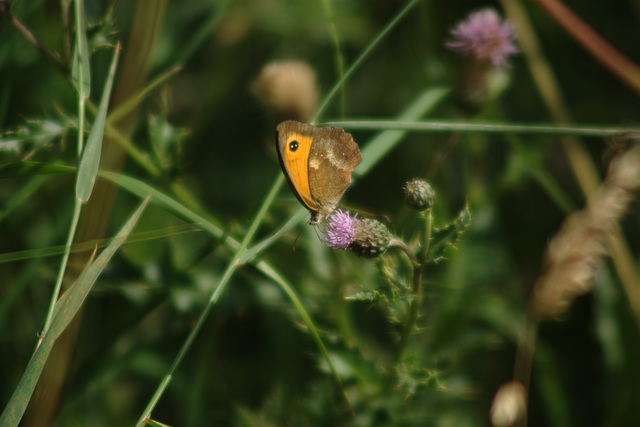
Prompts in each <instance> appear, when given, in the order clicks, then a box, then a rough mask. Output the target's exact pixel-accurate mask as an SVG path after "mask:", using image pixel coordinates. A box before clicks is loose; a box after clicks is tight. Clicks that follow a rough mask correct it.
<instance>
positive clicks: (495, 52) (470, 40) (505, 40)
mask: <svg viewBox="0 0 640 427" xmlns="http://www.w3.org/2000/svg"><path fill="white" fill-rule="evenodd" d="M451 35H452V36H453V37H454V39H453V40H450V41H448V42H447V43H446V44H445V45H446V46H447V47H449V48H451V49H452V50H455V51H457V52H459V53H461V54H462V55H473V56H474V57H475V58H476V59H488V60H490V61H491V64H492V65H493V66H494V67H501V66H508V62H507V59H508V58H509V55H512V54H514V53H517V52H519V50H518V47H517V46H516V45H515V43H514V42H515V39H516V35H515V32H514V30H513V26H512V25H511V23H510V22H509V21H507V20H504V21H501V20H500V16H499V15H498V13H497V12H496V11H495V10H494V9H482V10H480V11H478V12H474V13H472V14H470V15H469V17H468V18H467V19H466V20H464V21H462V22H460V23H459V24H458V25H457V26H456V27H455V28H454V29H453V30H451Z"/></svg>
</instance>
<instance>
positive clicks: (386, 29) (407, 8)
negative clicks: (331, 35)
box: [311, 0, 420, 122]
mask: <svg viewBox="0 0 640 427" xmlns="http://www.w3.org/2000/svg"><path fill="white" fill-rule="evenodd" d="M419 1H420V0H411V1H410V2H409V3H407V5H406V6H405V7H404V8H402V10H400V12H398V14H397V15H396V16H395V17H394V18H393V19H392V20H391V21H390V22H389V23H388V24H387V25H386V26H385V27H384V29H383V30H382V31H380V33H379V34H378V36H377V37H376V38H375V39H373V41H372V42H371V43H369V45H368V46H367V47H366V48H365V49H364V50H363V51H362V53H361V54H360V56H358V58H357V59H356V60H355V61H353V64H351V66H350V67H349V68H348V69H347V71H346V72H345V73H344V75H343V76H342V78H341V79H340V80H338V81H337V82H336V84H334V85H333V87H332V88H331V90H330V91H329V93H328V94H327V96H325V97H324V99H323V100H322V103H321V104H320V106H319V107H318V109H317V110H316V113H315V114H314V116H313V118H312V119H311V122H316V121H317V120H318V119H319V118H320V117H321V116H322V113H324V110H326V109H327V107H328V106H329V102H331V100H333V97H334V96H335V94H336V92H337V91H338V90H339V89H340V88H342V87H343V86H344V84H345V82H346V81H347V80H348V79H349V78H350V77H351V75H352V74H353V73H354V72H355V71H356V70H357V69H358V68H359V67H360V64H361V63H362V62H363V61H364V60H365V59H367V57H368V56H369V54H370V53H371V52H373V50H374V49H375V48H376V47H378V45H379V44H380V43H381V42H382V40H384V38H385V37H386V36H387V34H388V33H389V32H390V31H391V30H392V29H393V28H394V27H395V26H396V25H398V22H400V21H401V20H402V18H404V17H405V15H406V14H407V13H409V11H410V10H411V9H413V8H414V7H415V6H416V5H417V4H418V2H419Z"/></svg>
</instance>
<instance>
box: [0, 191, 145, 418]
mask: <svg viewBox="0 0 640 427" xmlns="http://www.w3.org/2000/svg"><path fill="white" fill-rule="evenodd" d="M148 202H149V197H147V199H145V200H144V202H142V203H141V204H140V207H138V209H137V210H136V211H135V212H134V213H133V215H132V216H131V218H129V220H128V221H127V223H126V224H125V225H124V227H122V229H121V230H120V232H119V233H118V234H117V236H116V237H115V238H114V239H113V241H112V242H111V244H110V245H109V246H108V247H107V248H106V249H105V250H104V251H102V253H101V254H100V255H99V256H98V258H96V259H95V261H93V262H92V263H91V264H90V265H89V266H88V267H87V268H86V269H85V270H84V271H83V272H82V274H81V275H80V277H78V279H77V280H76V281H75V282H74V283H73V285H71V286H70V287H69V289H68V290H67V292H65V293H64V295H62V296H61V297H60V299H59V300H58V302H57V303H56V307H55V314H54V316H55V317H54V319H53V323H52V324H51V327H50V328H49V330H48V332H47V334H46V335H45V336H44V337H43V339H42V342H41V343H40V346H39V347H38V349H37V350H36V352H35V354H34V355H33V357H32V358H31V360H30V361H29V365H27V369H26V370H25V372H24V374H23V375H22V378H21V379H20V382H19V383H18V386H17V387H16V389H15V391H14V392H13V396H11V400H10V401H9V403H8V404H7V406H6V407H5V408H4V411H3V412H2V415H0V426H3V427H12V426H17V425H18V423H19V422H20V419H21V418H22V416H23V415H24V411H25V410H26V409H27V405H28V404H29V401H30V400H31V395H32V394H33V390H34V389H35V387H36V384H37V383H38V379H39V378H40V375H41V374H42V370H43V369H44V365H45V363H46V362H47V358H48V357H49V353H50V352H51V349H52V348H53V344H54V343H55V341H56V339H58V337H59V336H60V334H62V332H63V331H64V330H65V329H66V327H67V326H68V325H69V323H71V320H73V318H74V316H75V315H76V314H77V313H78V310H80V307H81V306H82V303H83V302H84V301H85V299H86V298H87V295H89V292H90V291H91V288H92V287H93V284H94V283H95V282H96V280H97V279H98V277H99V276H100V274H101V273H102V271H103V270H104V268H105V267H106V266H107V264H108V262H109V260H110V259H111V257H112V256H113V254H114V253H115V252H116V251H117V250H118V248H119V247H120V246H121V245H122V244H123V243H124V242H125V241H126V240H127V237H128V236H129V233H131V230H132V229H133V227H134V226H135V224H136V223H137V222H138V219H139V218H140V215H142V212H143V210H144V208H145V207H146V205H147V203H148Z"/></svg>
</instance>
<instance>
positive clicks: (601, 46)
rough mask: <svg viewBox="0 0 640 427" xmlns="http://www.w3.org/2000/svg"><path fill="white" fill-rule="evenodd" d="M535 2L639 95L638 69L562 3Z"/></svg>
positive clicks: (540, 0) (545, 0) (543, 0)
mask: <svg viewBox="0 0 640 427" xmlns="http://www.w3.org/2000/svg"><path fill="white" fill-rule="evenodd" d="M536 2H537V3H538V4H539V5H540V6H542V7H543V8H544V9H545V10H546V11H547V12H548V13H549V15H551V16H552V17H553V18H554V19H555V20H556V22H558V24H560V25H561V26H562V27H563V28H564V29H565V30H566V31H567V32H568V33H569V34H571V35H572V36H573V38H574V39H576V41H578V42H579V43H580V44H581V45H582V46H583V47H584V48H585V49H586V50H587V51H589V52H590V53H591V54H592V55H593V56H594V57H595V58H596V59H597V60H598V61H600V62H601V63H602V65H604V66H605V67H607V68H608V69H609V70H610V71H611V72H612V73H613V74H615V75H617V76H618V77H619V78H620V79H621V80H622V81H624V82H625V83H626V84H627V85H628V86H630V87H631V88H632V89H633V90H635V91H636V92H638V93H639V94H640V67H638V66H637V65H636V64H634V63H633V62H631V61H630V60H629V59H628V58H627V57H626V56H624V55H623V54H622V53H620V52H619V51H618V50H617V49H616V48H615V47H613V46H612V45H611V44H609V42H607V41H606V40H605V39H603V38H602V37H601V36H600V35H599V34H598V33H596V32H595V31H594V30H593V29H592V28H591V27H590V26H589V25H587V24H586V23H585V22H584V21H583V20H582V19H580V17H579V16H578V15H576V14H575V13H573V11H572V10H571V9H569V8H568V7H567V6H565V5H564V4H563V3H562V2H560V1H558V0H536Z"/></svg>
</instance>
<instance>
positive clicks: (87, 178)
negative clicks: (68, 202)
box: [76, 45, 120, 203]
mask: <svg viewBox="0 0 640 427" xmlns="http://www.w3.org/2000/svg"><path fill="white" fill-rule="evenodd" d="M119 54H120V45H118V46H117V47H116V50H115V52H114V53H113V58H112V59H111V67H110V69H109V76H107V81H106V83H105V85H104V89H103V91H102V99H101V100H100V106H99V107H98V113H97V114H96V119H95V121H94V122H93V127H92V128H91V133H90V134H89V139H88V140H87V146H86V147H85V148H84V151H83V153H82V159H81V160H80V166H79V167H78V180H77V181H76V197H77V198H78V199H80V201H81V202H82V203H86V202H87V200H89V197H90V196H91V191H93V184H94V183H95V181H96V176H97V174H98V166H99V165H100V152H101V151H102V138H103V136H104V124H105V121H106V118H107V109H108V107H109V97H110V96H111V88H112V87H113V79H114V76H115V74H116V65H117V64H118V56H119Z"/></svg>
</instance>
